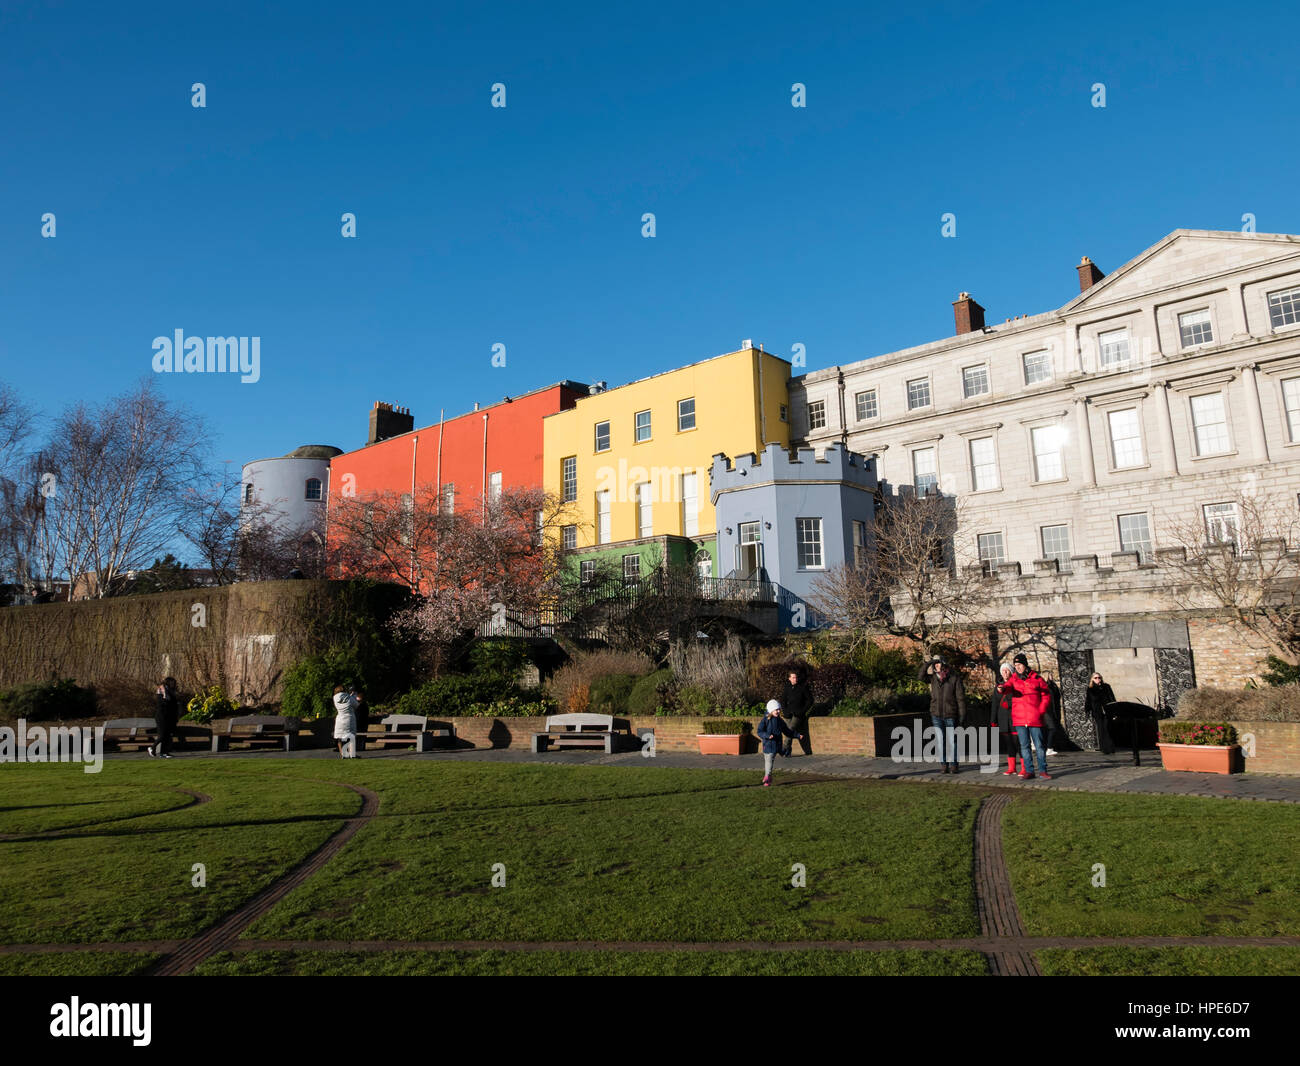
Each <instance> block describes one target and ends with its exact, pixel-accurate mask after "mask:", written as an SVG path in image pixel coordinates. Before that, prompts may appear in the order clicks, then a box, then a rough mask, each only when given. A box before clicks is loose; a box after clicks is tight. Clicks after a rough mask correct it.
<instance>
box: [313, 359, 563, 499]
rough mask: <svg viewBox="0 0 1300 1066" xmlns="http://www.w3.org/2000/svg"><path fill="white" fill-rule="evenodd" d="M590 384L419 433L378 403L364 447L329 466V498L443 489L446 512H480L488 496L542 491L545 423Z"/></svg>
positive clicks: (511, 400) (544, 392)
mask: <svg viewBox="0 0 1300 1066" xmlns="http://www.w3.org/2000/svg"><path fill="white" fill-rule="evenodd" d="M588 392H589V390H588V388H587V386H586V385H580V384H578V383H577V382H573V381H562V382H559V383H558V384H555V385H548V386H546V387H545V388H541V389H535V390H534V391H532V392H528V393H524V394H523V395H522V396H514V397H508V398H507V399H505V400H502V401H501V402H500V403H494V404H491V405H490V406H487V407H483V408H479V407H478V406H477V405H475V409H474V410H473V411H470V412H467V413H465V414H462V415H457V416H455V417H453V418H447V419H444V420H443V421H441V422H437V423H434V424H433V425H430V426H425V427H424V428H422V429H415V428H414V426H415V419H414V417H413V416H412V415H411V412H410V410H409V409H407V408H400V407H399V408H394V407H393V406H392V405H391V404H386V403H376V404H375V406H374V408H373V409H372V410H371V412H370V432H369V436H368V438H367V441H366V444H365V446H364V447H362V448H358V449H357V450H356V451H351V452H344V453H343V454H342V455H336V456H335V457H334V458H333V459H332V460H331V461H330V484H329V494H330V497H331V498H334V497H337V496H339V495H345V496H358V497H365V496H368V495H371V494H374V493H380V492H394V493H410V494H411V496H412V497H413V498H418V497H420V496H421V495H423V494H424V493H425V492H426V491H427V490H429V489H430V488H432V487H434V486H440V487H441V491H440V493H439V495H440V498H441V499H442V501H443V507H444V508H446V507H448V505H450V508H451V509H452V510H455V511H459V510H461V509H462V508H465V507H473V506H476V505H477V504H478V502H479V500H480V499H481V498H482V497H483V496H485V495H487V494H488V493H489V492H491V491H498V490H500V489H519V488H534V489H540V488H541V487H542V419H543V418H545V417H546V416H547V415H551V414H555V413H556V412H557V411H564V410H567V409H568V408H571V407H573V406H574V403H575V401H576V400H577V398H578V397H579V396H586V395H587V394H588Z"/></svg>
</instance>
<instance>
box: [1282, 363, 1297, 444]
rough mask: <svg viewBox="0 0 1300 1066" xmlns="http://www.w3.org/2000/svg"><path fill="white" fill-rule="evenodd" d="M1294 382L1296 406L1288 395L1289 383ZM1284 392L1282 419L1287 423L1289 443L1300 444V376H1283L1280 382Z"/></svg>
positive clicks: (1293, 390) (1293, 391)
mask: <svg viewBox="0 0 1300 1066" xmlns="http://www.w3.org/2000/svg"><path fill="white" fill-rule="evenodd" d="M1289 384H1294V386H1295V388H1294V389H1292V390H1291V392H1292V393H1293V394H1294V406H1291V403H1290V402H1289V400H1288V397H1287V385H1289ZM1278 389H1279V390H1280V391H1281V394H1282V420H1283V421H1284V422H1285V423H1286V435H1287V443H1289V444H1300V377H1290V378H1282V379H1281V380H1280V381H1279V382H1278Z"/></svg>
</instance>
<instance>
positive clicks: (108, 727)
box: [104, 718, 158, 751]
mask: <svg viewBox="0 0 1300 1066" xmlns="http://www.w3.org/2000/svg"><path fill="white" fill-rule="evenodd" d="M104 742H105V743H106V744H112V745H113V746H114V747H115V748H116V749H117V750H118V751H121V750H123V749H124V748H126V747H127V746H128V745H130V746H131V747H133V748H136V749H137V750H138V749H140V748H148V747H152V746H153V745H154V744H156V743H158V726H157V723H156V722H155V721H154V720H153V719H152V718H114V719H111V720H110V721H107V722H105V723H104Z"/></svg>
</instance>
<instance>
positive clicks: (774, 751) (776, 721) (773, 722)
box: [758, 700, 794, 787]
mask: <svg viewBox="0 0 1300 1066" xmlns="http://www.w3.org/2000/svg"><path fill="white" fill-rule="evenodd" d="M782 736H785V737H790V738H793V737H794V734H793V733H791V732H790V729H789V727H788V726H787V725H786V724H785V723H784V722H783V721H781V704H780V703H779V702H778V701H776V700H768V701H767V714H765V715H764V716H763V720H762V721H761V722H759V723H758V739H759V740H761V741H762V742H763V786H764V787H767V786H768V785H770V784H771V783H772V760H773V759H775V758H776V757H777V756H778V755H780V754H781V738H782Z"/></svg>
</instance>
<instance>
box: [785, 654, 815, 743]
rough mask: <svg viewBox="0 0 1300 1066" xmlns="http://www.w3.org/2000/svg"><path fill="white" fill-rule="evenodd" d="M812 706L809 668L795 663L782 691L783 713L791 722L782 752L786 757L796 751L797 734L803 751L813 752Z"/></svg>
mask: <svg viewBox="0 0 1300 1066" xmlns="http://www.w3.org/2000/svg"><path fill="white" fill-rule="evenodd" d="M812 707H813V697H812V685H810V684H809V683H808V676H807V670H806V669H805V667H804V665H803V664H802V663H795V664H794V665H792V666H791V667H790V675H789V679H788V680H787V681H786V683H785V688H784V689H783V690H782V692H781V713H782V714H783V715H784V716H785V719H786V721H787V722H788V723H789V729H788V730H787V732H788V734H789V735H788V736H787V737H786V740H785V748H784V749H783V750H782V752H781V754H782V755H784V756H785V757H786V758H789V757H790V756H791V755H792V754H793V753H794V738H795V737H796V736H797V737H798V738H799V747H801V748H803V753H804V754H805V755H811V754H812V742H811V741H810V740H809V738H808V716H809V715H810V714H811V713H812Z"/></svg>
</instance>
